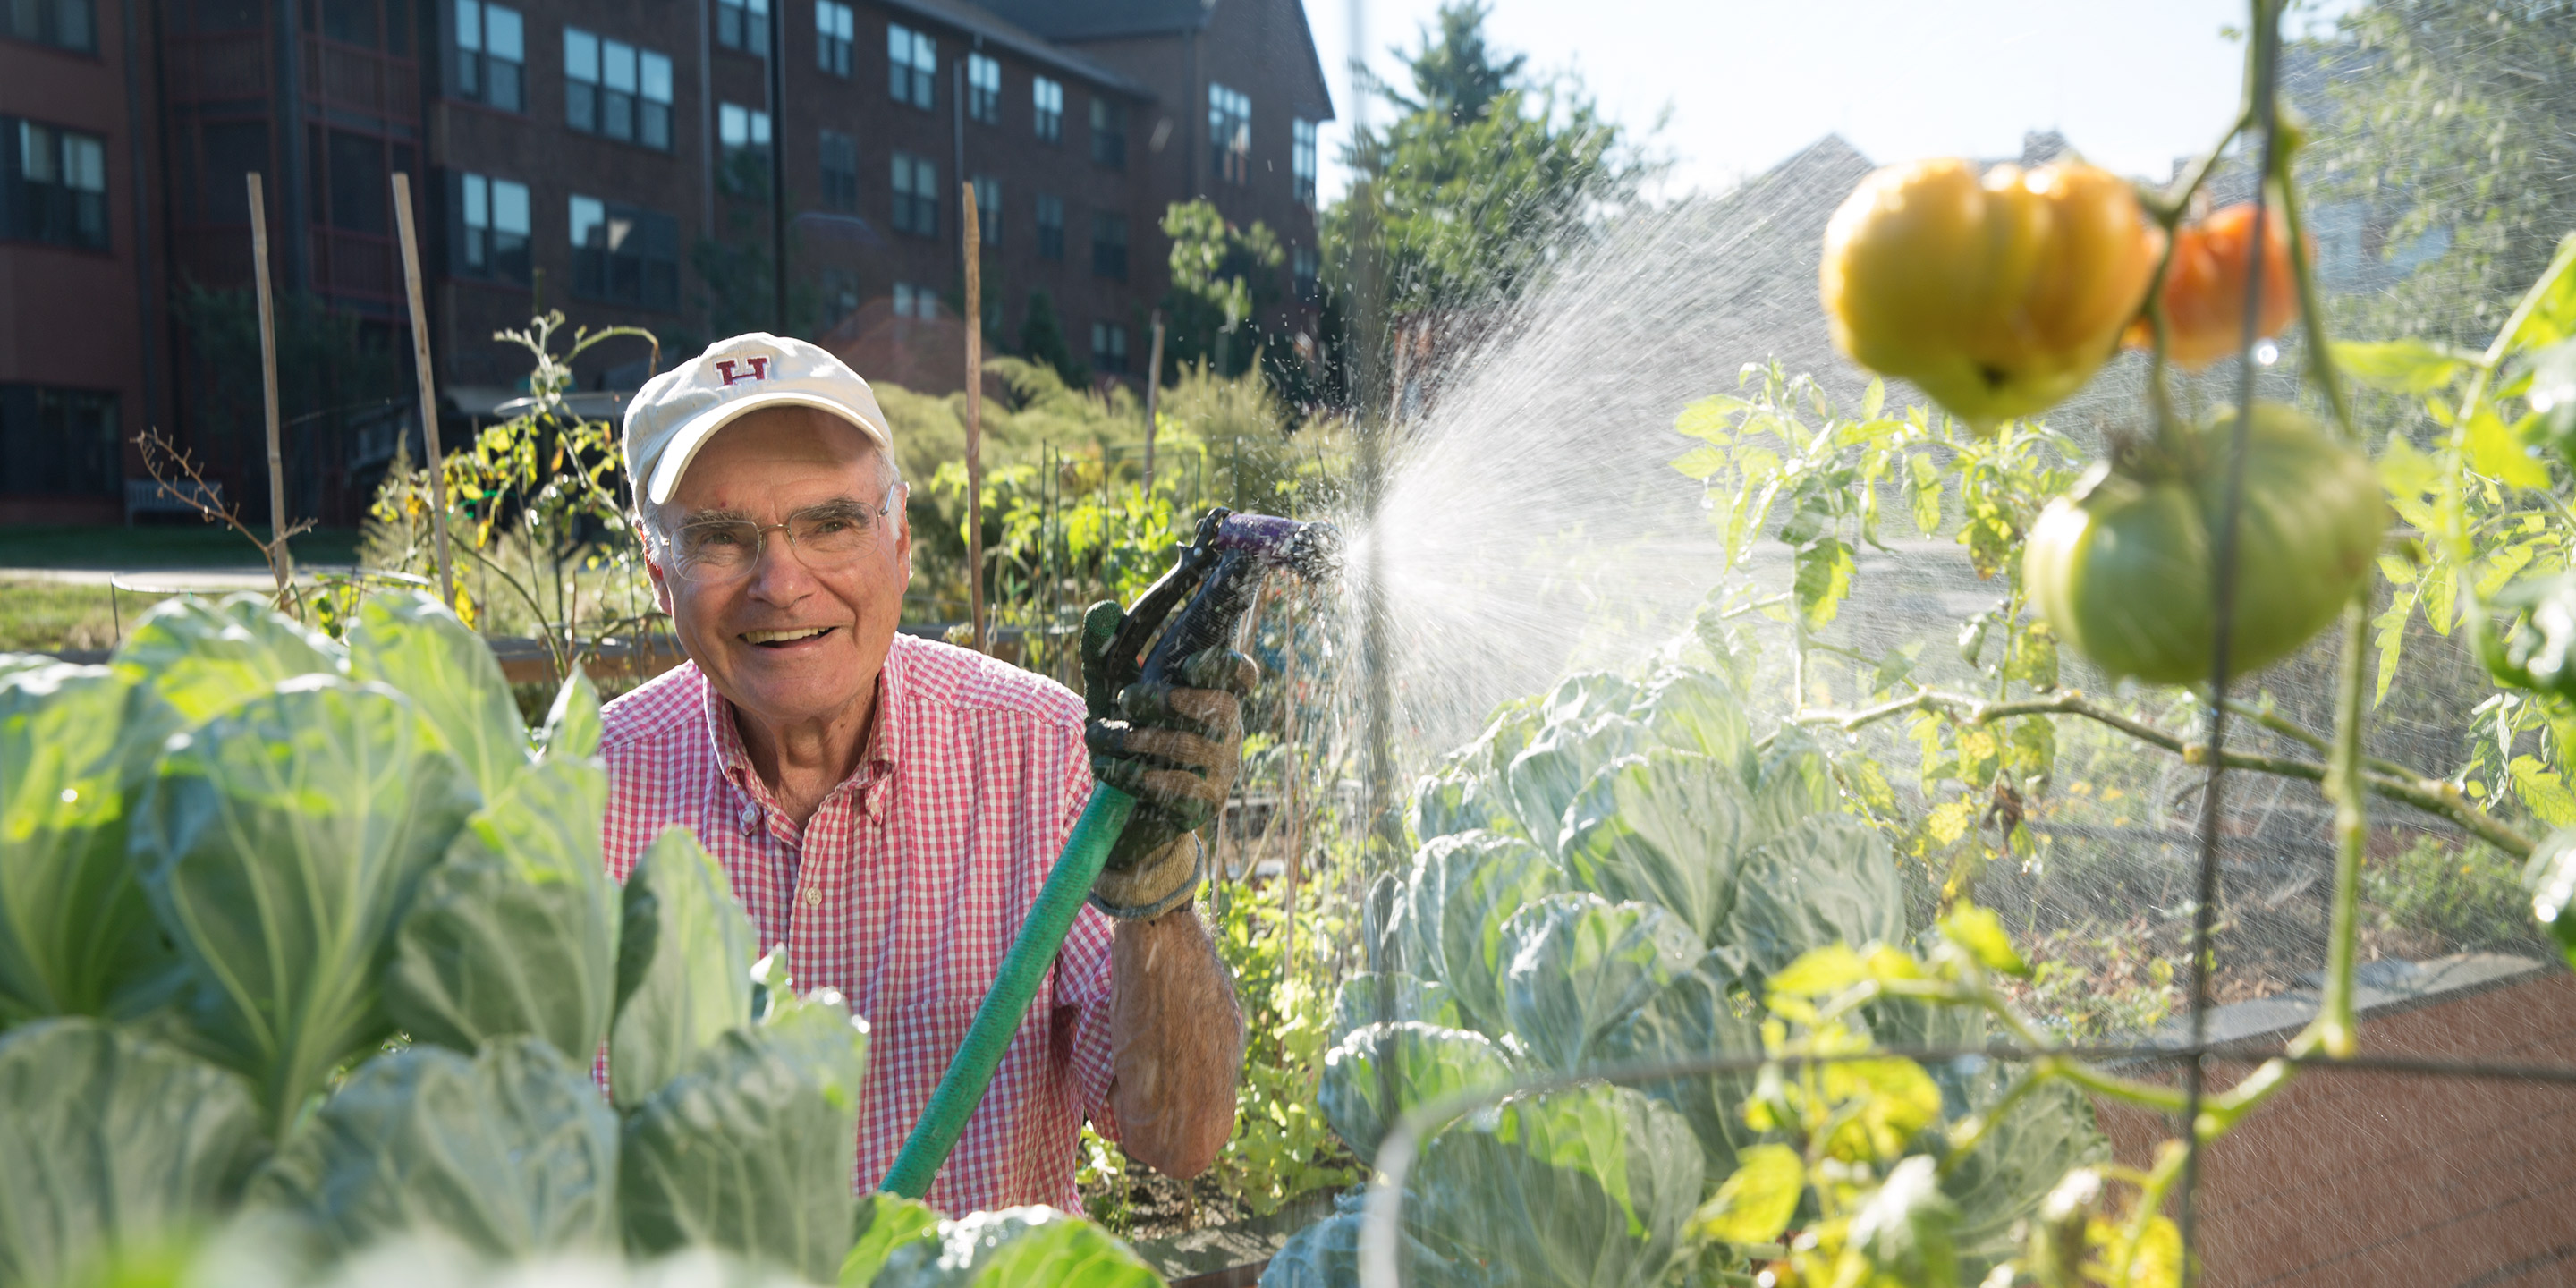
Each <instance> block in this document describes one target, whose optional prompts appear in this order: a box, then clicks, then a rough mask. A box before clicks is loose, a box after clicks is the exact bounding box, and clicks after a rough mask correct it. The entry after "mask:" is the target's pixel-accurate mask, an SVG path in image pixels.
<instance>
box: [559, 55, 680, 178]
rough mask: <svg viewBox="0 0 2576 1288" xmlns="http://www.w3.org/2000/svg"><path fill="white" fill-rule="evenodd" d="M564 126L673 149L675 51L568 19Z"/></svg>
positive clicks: (622, 141) (653, 146) (631, 141)
mask: <svg viewBox="0 0 2576 1288" xmlns="http://www.w3.org/2000/svg"><path fill="white" fill-rule="evenodd" d="M563 33H564V35H563V47H564V56H563V64H564V128H566V129H569V130H572V131H574V132H575V133H579V134H588V135H592V136H594V137H597V138H603V139H612V140H615V141H616V142H619V143H631V144H634V145H636V146H637V147H642V148H649V149H651V150H653V151H655V152H668V151H670V150H671V146H672V137H671V105H672V99H673V95H674V78H673V75H672V63H671V56H670V55H668V54H665V53H663V52H661V51H659V50H656V49H648V48H645V47H644V46H641V45H632V44H628V43H627V42H625V41H623V40H613V39H610V38H609V37H607V36H603V35H601V34H599V33H598V32H595V31H591V30H589V29H588V28H584V27H576V26H573V25H572V24H570V23H566V24H564V28H563Z"/></svg>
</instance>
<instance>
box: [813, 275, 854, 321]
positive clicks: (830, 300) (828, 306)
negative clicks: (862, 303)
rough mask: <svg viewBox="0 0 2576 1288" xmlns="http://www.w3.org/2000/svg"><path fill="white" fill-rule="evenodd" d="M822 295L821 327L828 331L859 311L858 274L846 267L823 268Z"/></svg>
mask: <svg viewBox="0 0 2576 1288" xmlns="http://www.w3.org/2000/svg"><path fill="white" fill-rule="evenodd" d="M822 295H823V300H822V305H823V328H822V329H823V330H826V331H829V330H831V329H832V328H833V327H836V326H839V325H840V324H841V322H842V320H843V319H845V318H847V317H849V316H850V315H851V314H853V313H856V312H858V311H859V275H858V274H857V273H854V272H852V271H850V270H849V269H846V268H827V269H824V270H823V279H822Z"/></svg>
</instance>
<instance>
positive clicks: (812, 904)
mask: <svg viewBox="0 0 2576 1288" xmlns="http://www.w3.org/2000/svg"><path fill="white" fill-rule="evenodd" d="M822 905H823V887H821V886H807V887H805V906H806V907H808V908H819V907H821V906H822Z"/></svg>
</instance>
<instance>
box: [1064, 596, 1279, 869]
mask: <svg viewBox="0 0 2576 1288" xmlns="http://www.w3.org/2000/svg"><path fill="white" fill-rule="evenodd" d="M1125 620H1126V613H1125V612H1124V611H1123V610H1121V609H1120V608H1119V607H1118V605H1117V603H1116V602H1114V601H1108V600H1104V601H1102V602H1100V603H1097V604H1094V605H1092V606H1091V610H1090V611H1089V612H1087V613H1085V614H1083V618H1082V676H1083V700H1084V702H1085V704H1086V705H1087V706H1088V707H1089V709H1090V718H1089V719H1088V720H1087V721H1086V722H1085V723H1084V726H1083V742H1084V744H1085V745H1086V746H1088V747H1089V749H1090V751H1091V774H1092V777H1094V778H1097V779H1098V780H1100V781H1101V782H1104V783H1107V784H1109V785H1110V786H1112V787H1115V788H1117V789H1119V790H1120V791H1123V792H1125V793H1127V794H1128V795H1130V796H1133V797H1135V798H1136V811H1135V813H1133V814H1131V815H1130V816H1128V820H1127V828H1126V830H1125V831H1123V832H1121V833H1119V836H1118V841H1117V843H1116V844H1115V845H1113V846H1111V847H1110V850H1109V859H1108V862H1107V863H1106V864H1105V865H1104V866H1103V867H1102V869H1101V873H1100V878H1099V879H1098V880H1097V881H1094V882H1093V883H1092V886H1091V902H1092V903H1093V904H1094V905H1096V906H1097V907H1099V909H1100V910H1101V911H1103V912H1106V913H1108V914H1109V915H1111V916H1113V917H1130V918H1141V917H1153V916H1159V915H1161V914H1162V913H1164V912H1167V911H1169V910H1171V909H1172V908H1175V907H1178V906H1179V905H1180V904H1182V903H1184V902H1186V901H1187V900H1188V899H1189V897H1190V896H1191V895H1192V894H1194V893H1196V892H1197V890H1198V887H1199V882H1200V881H1201V880H1202V879H1203V878H1204V877H1205V876H1206V872H1205V864H1206V855H1205V853H1204V851H1203V850H1202V848H1201V847H1200V845H1199V842H1198V836H1197V832H1198V830H1199V829H1200V828H1202V827H1205V826H1207V823H1208V821H1209V820H1210V819H1213V818H1215V817H1216V816H1217V812H1218V811H1219V810H1220V809H1221V808H1223V806H1224V804H1225V798H1226V794H1227V793H1228V792H1231V791H1233V790H1234V778H1235V772H1236V770H1237V769H1238V768H1240V766H1241V763H1242V759H1243V706H1242V701H1241V699H1242V697H1243V696H1244V695H1246V694H1249V693H1250V692H1252V686H1253V683H1254V682H1255V681H1256V680H1258V679H1259V678H1260V674H1261V670H1260V668H1259V667H1258V666H1256V665H1254V663H1253V661H1252V659H1251V658H1248V657H1245V656H1244V655H1242V654H1240V653H1236V652H1234V651H1232V650H1230V649H1221V648H1211V649H1203V650H1201V651H1199V652H1197V653H1194V654H1192V655H1191V656H1190V657H1188V658H1187V659H1184V660H1183V662H1182V663H1181V667H1180V674H1181V679H1180V682H1179V683H1170V682H1165V683H1161V684H1149V683H1143V682H1138V683H1134V684H1128V685H1125V686H1123V687H1117V685H1116V678H1115V668H1114V667H1113V659H1112V658H1111V657H1110V656H1109V645H1110V642H1111V641H1112V640H1113V639H1114V638H1116V636H1117V634H1118V628H1119V626H1120V625H1121V624H1123V623H1124V622H1125ZM1113 687H1115V688H1116V692H1114V693H1113V692H1111V690H1112V688H1113Z"/></svg>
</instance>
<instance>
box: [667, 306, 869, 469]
mask: <svg viewBox="0 0 2576 1288" xmlns="http://www.w3.org/2000/svg"><path fill="white" fill-rule="evenodd" d="M763 407H811V408H814V409H815V410H817V411H826V412H830V413H831V414H833V415H835V416H838V417H840V418H841V419H843V420H846V421H848V422H850V423H851V424H853V425H856V426H858V427H859V429H860V431H861V432H863V433H865V434H866V435H867V436H868V437H869V438H871V439H874V440H875V441H876V445H877V446H878V447H880V448H882V449H884V450H885V451H886V452H887V453H888V454H889V455H891V454H892V453H893V451H894V432H893V431H892V430H891V429H888V428H887V427H886V418H885V413H884V412H883V411H880V410H878V408H877V396H876V395H875V394H873V393H871V392H869V391H868V382H867V381H865V380H861V379H860V378H859V373H857V372H855V371H852V370H850V368H849V365H848V364H847V363H844V362H842V361H841V360H840V359H839V358H835V357H833V356H832V355H831V354H830V353H829V352H828V351H826V350H824V349H822V348H820V347H819V346H816V345H811V344H807V343H806V342H804V341H803V340H796V339H790V338H788V337H786V336H776V335H771V334H769V333H768V332H766V331H753V332H750V333H749V334H746V335H738V336H735V337H733V338H732V339H730V340H719V341H717V342H715V343H714V344H711V345H708V346H707V351H706V352H704V353H701V354H699V355H698V356H697V357H695V358H691V359H690V360H688V361H687V362H683V363H681V364H680V365H679V366H676V367H673V368H671V369H670V370H669V371H665V372H663V373H662V374H661V375H658V376H655V377H653V378H652V379H651V380H648V381H646V382H645V383H644V387H643V388H642V389H639V390H637V391H636V392H635V400H634V401H633V402H630V403H628V404H627V405H626V436H625V442H624V444H623V446H624V448H625V452H626V477H627V478H628V479H630V480H632V481H633V484H634V487H635V492H636V496H637V497H638V498H639V499H640V500H642V501H646V502H649V503H651V504H654V505H660V504H662V503H663V502H665V501H668V500H670V499H671V492H672V490H673V489H675V488H677V487H679V486H680V476H681V475H682V474H684V473H686V472H687V471H688V468H689V462H690V461H691V460H692V459H694V458H695V457H696V456H697V454H698V449H699V448H701V447H704V446H706V445H707V440H708V439H710V438H713V437H715V434H716V431H717V430H720V429H723V428H724V427H725V426H727V425H730V424H732V423H733V422H734V421H735V420H736V419H737V418H739V417H741V416H743V415H744V414H746V413H749V412H754V411H758V410H760V409H761V408H763Z"/></svg>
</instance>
